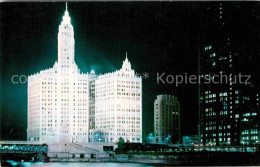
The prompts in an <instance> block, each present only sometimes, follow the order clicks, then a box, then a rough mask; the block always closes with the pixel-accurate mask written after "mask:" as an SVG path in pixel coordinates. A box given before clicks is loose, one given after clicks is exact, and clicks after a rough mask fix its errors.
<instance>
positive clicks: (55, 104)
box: [27, 6, 142, 143]
mask: <svg viewBox="0 0 260 167" xmlns="http://www.w3.org/2000/svg"><path fill="white" fill-rule="evenodd" d="M74 47H75V40H74V30H73V26H72V25H71V20H70V16H69V12H68V10H67V6H66V11H65V13H64V16H63V20H62V22H61V24H60V26H59V33H58V62H55V64H54V66H53V67H52V68H49V69H46V70H42V71H40V73H37V74H34V75H31V76H29V77H28V134H27V139H28V140H30V141H39V142H42V143H55V142H63V143H67V142H74V143H84V142H89V141H90V142H94V141H95V139H94V138H95V135H93V134H98V132H102V133H99V134H100V135H99V136H98V139H99V140H102V141H103V142H115V141H117V140H118V138H119V137H123V138H124V139H125V140H128V141H131V142H141V141H142V83H141V82H142V80H141V78H140V77H137V76H136V75H135V73H134V70H132V69H131V64H130V62H129V61H128V59H127V58H126V60H125V61H124V63H123V66H122V69H121V70H119V71H116V72H114V73H108V74H105V75H100V76H97V75H95V72H94V71H93V70H92V71H91V72H90V74H83V73H81V72H80V70H79V68H78V67H77V65H76V63H75V60H74V52H75V49H74ZM89 134H90V136H88V135H89ZM101 135H102V136H101Z"/></svg>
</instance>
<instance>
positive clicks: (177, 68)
mask: <svg viewBox="0 0 260 167" xmlns="http://www.w3.org/2000/svg"><path fill="white" fill-rule="evenodd" d="M83 4H84V5H83V6H84V7H85V8H86V9H89V10H86V11H87V12H89V13H87V14H86V13H85V8H84V7H81V6H80V5H79V4H76V3H69V9H70V11H71V13H72V15H73V16H72V22H73V25H74V24H75V26H76V27H77V28H75V29H79V30H76V31H75V38H76V41H79V42H78V43H76V48H75V49H76V56H75V58H76V62H77V64H79V67H80V68H81V69H82V71H83V72H90V70H91V69H94V70H96V71H97V72H98V73H104V72H105V71H114V70H115V69H119V67H120V65H121V64H120V61H122V60H123V59H124V56H125V54H124V53H125V52H126V51H127V52H128V57H129V59H131V60H132V61H131V62H132V65H133V66H134V69H136V71H138V72H139V71H140V73H141V74H142V73H144V72H148V73H149V74H150V76H149V78H148V79H147V80H144V81H143V82H144V86H143V87H144V99H146V100H144V101H143V104H144V108H143V110H144V115H145V116H147V117H145V118H144V120H143V122H144V125H143V126H144V128H145V129H143V131H145V132H147V133H148V132H153V129H151V127H153V126H151V125H152V124H153V119H151V118H153V112H152V111H153V100H154V99H155V97H156V95H158V94H163V93H167V94H172V95H174V96H177V97H178V98H179V100H180V103H181V107H182V109H181V111H183V113H182V114H183V115H181V119H182V120H184V121H181V122H182V123H183V122H189V121H191V122H190V124H189V125H186V124H184V126H181V127H182V128H183V129H182V135H191V134H196V133H197V124H198V113H197V111H198V109H196V108H198V106H197V97H196V96H197V90H196V88H197V86H196V85H191V84H190V85H181V86H180V87H177V88H176V87H173V86H172V85H158V84H156V72H160V71H163V72H164V71H166V72H169V73H170V72H171V74H172V73H173V74H183V73H185V72H187V73H194V74H196V73H197V62H196V60H197V50H196V48H197V44H198V43H197V42H196V41H197V35H198V34H196V33H194V32H192V29H193V28H194V27H192V25H193V26H195V25H196V24H195V23H193V24H191V25H189V26H187V25H184V23H183V25H181V26H179V27H178V26H177V27H178V28H175V29H176V30H174V32H180V31H181V30H180V29H181V28H183V27H184V28H186V29H189V31H187V32H181V33H180V34H181V35H179V36H178V35H176V34H174V33H173V32H172V28H173V27H175V26H176V25H172V24H171V25H170V26H168V27H167V26H166V25H164V24H166V23H167V22H169V20H167V19H165V18H167V17H166V16H168V17H170V21H173V22H174V21H175V22H177V23H181V20H177V21H176V20H174V18H175V17H172V18H171V16H170V13H171V10H172V9H171V8H170V7H169V8H166V5H165V6H163V7H165V8H166V9H168V12H169V13H167V12H165V11H164V10H163V9H161V10H160V9H157V13H156V12H155V14H153V13H149V12H148V11H147V12H148V14H147V15H143V16H142V15H141V16H142V17H143V18H147V17H149V16H153V17H154V20H155V21H156V23H157V24H156V25H153V22H149V21H147V22H145V24H142V26H143V27H142V26H141V27H138V24H140V23H141V22H140V21H141V20H140V21H138V20H137V21H136V23H133V20H134V19H136V18H137V17H138V16H133V15H131V17H130V16H129V14H130V13H131V12H133V11H135V10H137V11H138V10H139V11H140V10H142V9H143V8H144V9H146V7H142V6H141V7H137V6H135V4H136V3H132V4H131V3H130V4H127V5H125V4H120V3H119V4H118V6H117V5H115V6H117V7H118V8H119V11H125V12H126V13H125V14H124V15H123V16H120V15H119V16H118V15H117V14H118V13H120V12H118V13H112V16H111V17H110V19H109V17H108V18H107V19H109V21H112V23H113V20H114V18H115V17H116V18H118V20H116V22H117V23H118V25H119V26H121V28H122V29H119V32H117V31H114V30H113V28H109V26H105V25H106V24H108V25H110V26H112V24H111V23H110V24H109V22H108V21H106V20H105V19H103V18H101V17H100V16H99V15H102V16H103V15H104V14H105V13H106V12H107V13H111V12H112V11H111V10H108V9H106V6H105V5H104V6H103V8H102V7H100V8H102V9H106V10H107V11H106V10H105V11H102V10H98V12H97V11H95V10H94V11H93V9H92V8H94V9H95V8H98V7H97V4H95V3H83ZM187 4H191V3H187ZM8 5H9V4H7V6H8ZM23 5H29V6H30V5H31V6H32V7H34V9H32V11H25V13H24V11H23V10H22V7H18V6H16V9H19V8H20V12H21V13H23V15H21V16H22V18H23V19H25V20H26V19H28V18H29V17H31V18H30V20H28V21H27V22H25V24H26V25H20V24H19V22H21V21H24V20H23V19H21V18H20V20H19V19H18V18H17V17H18V16H16V15H14V16H8V13H4V15H3V16H8V17H9V18H11V20H12V19H16V20H15V21H14V22H12V21H9V20H4V22H5V23H6V25H12V24H14V25H18V26H16V28H17V29H18V30H17V31H16V32H14V34H13V35H11V34H9V33H12V30H13V28H11V30H7V29H6V27H5V26H4V25H1V26H3V28H4V29H3V30H4V32H5V31H6V32H7V34H9V35H10V39H8V38H7V36H4V37H3V39H1V40H3V48H2V53H1V61H2V62H4V63H3V65H4V68H3V67H2V68H3V70H2V71H3V72H2V76H1V77H2V78H3V79H2V81H1V87H5V88H6V89H2V90H1V91H2V92H1V99H3V101H4V102H3V104H2V105H1V115H2V116H1V119H2V120H1V124H2V125H4V126H3V129H2V133H3V134H4V135H7V134H10V132H11V134H12V131H15V132H16V133H17V132H19V131H20V130H19V126H21V125H22V126H23V128H22V129H23V131H24V130H25V129H26V127H25V126H26V124H25V122H26V120H25V119H24V118H23V116H25V115H24V114H25V113H26V112H27V109H26V103H25V104H24V102H26V100H24V99H27V98H26V94H25V92H26V89H25V90H24V87H25V86H26V84H25V85H21V84H18V85H10V80H11V76H12V75H27V76H28V75H29V74H30V73H35V72H36V71H40V70H41V69H45V68H49V67H51V64H52V65H53V62H54V61H55V59H56V56H55V54H56V50H57V48H55V47H56V46H57V45H56V41H57V39H56V36H54V35H55V33H56V32H57V27H58V26H56V25H57V24H58V23H59V20H58V19H57V18H61V13H63V12H62V11H63V10H64V3H57V4H54V5H53V3H51V4H49V3H47V4H41V5H39V6H37V5H35V4H33V3H32V4H23ZM23 5H22V6H23ZM99 5H100V4H99ZM109 5H114V4H109ZM150 5H151V6H152V7H153V4H152V3H151V4H150ZM178 5H179V6H178ZM178 5H173V4H171V7H172V8H177V7H180V9H178V11H177V12H176V13H178V12H181V11H182V10H187V14H183V15H182V16H185V17H186V18H192V17H191V14H192V12H191V11H189V10H192V11H198V10H199V9H200V6H199V5H195V7H192V5H186V6H185V7H184V5H182V4H178ZM56 6H58V8H57V9H58V10H57V11H55V10H54V8H56ZM249 6H250V5H249ZM250 7H251V8H253V7H252V6H250ZM7 8H8V7H7ZM37 8H38V9H37ZM50 8H51V10H50V11H49V12H47V11H46V9H50ZM91 9H92V10H91ZM153 9H155V8H153ZM39 10H43V11H46V12H43V14H40V13H38V11H39ZM238 11H239V10H238ZM102 12H105V13H102ZM32 13H33V15H31V14H32ZM96 13H98V14H97V15H96V16H95V17H93V15H95V14H96ZM123 13H124V12H123ZM137 13H138V12H137ZM50 16H51V17H50ZM56 16H57V17H56ZM85 16H89V17H90V16H91V17H93V18H92V20H91V19H89V20H87V21H86V23H84V22H83V20H84V19H82V18H84V17H85ZM177 16H178V15H177ZM8 17H6V18H8ZM120 17H122V18H120ZM132 17H136V18H132ZM194 17H195V18H196V19H197V20H195V21H198V20H199V19H198V15H195V16H194ZM3 18H5V17H3ZM37 18H38V19H39V20H38V19H37ZM44 18H45V19H46V18H50V22H49V23H48V21H46V22H42V21H43V20H45V19H44ZM95 19H96V20H95ZM179 19H180V18H179ZM122 20H123V22H124V23H123V24H122V23H121V24H120V21H122ZM124 20H125V21H124ZM190 21H191V20H188V22H190ZM195 21H194V22H195ZM100 22H103V24H104V25H103V26H105V27H107V30H106V31H105V32H103V33H102V34H100V32H102V31H103V30H104V29H105V28H104V29H103V28H100ZM41 23H42V27H41V26H40V25H36V24H41ZM19 25H20V26H21V27H19ZM49 25H51V26H49ZM79 25H81V26H79ZM82 25H83V26H82ZM151 25H153V26H154V27H149V26H151ZM162 25H164V26H166V28H165V29H166V30H164V29H163V30H162V31H158V32H157V33H158V34H156V35H155V36H153V37H152V39H153V38H154V37H155V39H157V41H155V42H148V44H147V43H146V42H147V41H148V39H149V38H148V36H149V35H151V34H154V33H153V31H152V30H150V31H151V32H150V31H149V29H154V30H159V28H161V27H163V26H162ZM55 26H56V27H55ZM95 26H96V27H95ZM28 27H31V29H30V30H29V29H28V30H27V28H28ZM36 27H37V30H40V31H39V32H38V31H36ZM53 27H54V28H53ZM112 27H113V26H112ZM38 28H39V29H38ZM95 28H96V29H95ZM131 29H134V30H131ZM23 30H25V31H24V33H25V34H24V33H23ZM54 30H56V31H55V32H53V31H54ZM140 30H141V33H140V34H141V36H138V35H140V34H139V33H138V31H140ZM30 31H31V32H32V33H29V32H30ZM93 32H94V33H93ZM109 32H112V33H113V35H115V34H117V35H116V36H113V35H112V34H109ZM127 32H128V33H127ZM129 32H130V33H129ZM131 32H132V34H131ZM145 32H149V33H148V34H149V35H145ZM40 33H42V34H40ZM92 33H93V34H92ZM160 33H161V34H160ZM186 33H188V34H192V37H193V38H192V42H191V41H187V39H189V38H187V36H186V38H185V35H187V34H186ZM81 34H82V35H81ZM129 34H130V35H129ZM169 34H171V35H170V36H171V37H172V38H170V39H169V38H167V37H166V36H168V35H169ZM81 36H82V38H81ZM102 36H103V38H102ZM162 36H164V37H166V41H167V42H164V40H165V39H160V38H162ZM176 36H177V37H176ZM188 36H189V35H188ZM88 37H89V38H88ZM183 37H184V38H183ZM142 38H143V39H142ZM19 39H20V40H19ZM77 39H79V40H77ZM95 39H96V40H95ZM103 40H104V41H105V42H103ZM178 40H180V41H178ZM35 41H38V42H39V44H37V42H35ZM178 42H180V43H181V44H179V43H178ZM40 43H42V45H41V44H40ZM108 43H111V44H110V45H109V44H108ZM177 43H178V45H176V46H177V47H176V48H175V47H174V46H173V45H174V44H177ZM193 43H196V44H193ZM10 44H12V46H14V48H12V47H11V46H10ZM33 44H34V45H33ZM35 44H36V47H35V48H34V47H32V46H35ZM165 44H167V46H165ZM77 45H79V46H77ZM116 45H118V46H117V47H116V48H115V46H116ZM157 45H158V46H157ZM181 45H187V46H190V48H192V49H191V50H192V51H184V48H185V47H182V46H181ZM152 46H157V47H155V48H154V49H153V51H154V53H151V52H152V51H149V49H150V48H151V47H152ZM86 47H87V48H86ZM99 47H100V48H101V49H99ZM253 47H254V46H252V48H253ZM164 49H165V50H166V51H167V52H166V53H165V50H164ZM171 49H173V51H170V50H171ZM147 50H148V51H147ZM182 52H183V53H182ZM20 53H23V54H22V55H23V57H22V56H20V57H17V56H19V54H20ZM39 53H40V55H41V56H34V55H37V54H39ZM31 54H33V55H31ZM77 54H78V55H79V56H77ZM172 54H173V55H176V54H179V55H176V57H175V56H173V57H171V56H172ZM4 55H6V56H9V55H10V57H5V56H4ZM50 55H51V56H50ZM56 55H57V54H56ZM85 55H86V56H85ZM92 55H93V56H92ZM100 55H102V56H100ZM183 56H184V57H183ZM15 57H17V59H15ZM26 58H27V59H26ZM47 58H48V59H47ZM165 58H166V59H167V60H169V61H167V60H166V61H165V60H164V59H165ZM27 60H29V61H27ZM187 60H188V61H187ZM194 62H195V63H194ZM103 64H105V66H104V67H102V65H103ZM24 66H25V67H24ZM43 66H44V67H43ZM35 67H36V68H35ZM26 68H27V69H26ZM36 69H37V70H36ZM10 92H16V93H15V94H16V97H14V96H13V95H12V94H11V93H10ZM146 97H147V98H146ZM16 98H17V99H16ZM10 101H14V102H15V104H17V106H16V105H15V106H8V104H10ZM2 111H3V112H2ZM10 112H11V113H10ZM3 114H7V115H6V118H5V119H4V118H3ZM13 117H14V118H13ZM16 117H17V118H16ZM25 118H26V116H25ZM194 118H195V119H194ZM12 119H14V120H15V122H19V124H18V126H17V125H14V121H12ZM8 120H9V121H10V122H8V123H7V124H5V122H6V121H8ZM4 128H5V129H4ZM11 128H13V129H14V130H11ZM24 135H26V132H21V134H20V135H18V136H9V137H7V139H11V138H12V137H13V138H15V139H23V138H24ZM2 136H3V135H2ZM2 136H1V137H2ZM4 137H6V136H4ZM3 139H4V138H3Z"/></svg>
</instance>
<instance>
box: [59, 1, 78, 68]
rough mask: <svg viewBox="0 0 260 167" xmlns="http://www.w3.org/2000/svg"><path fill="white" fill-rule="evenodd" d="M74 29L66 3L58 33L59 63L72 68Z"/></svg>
mask: <svg viewBox="0 0 260 167" xmlns="http://www.w3.org/2000/svg"><path fill="white" fill-rule="evenodd" d="M74 48H75V40H74V30H73V26H72V25H71V22H70V16H69V12H68V8H67V3H66V11H65V13H64V16H63V18H62V22H61V24H60V26H59V33H58V63H59V65H60V67H61V68H71V67H72V66H73V65H74V64H75V62H74V52H75V51H74Z"/></svg>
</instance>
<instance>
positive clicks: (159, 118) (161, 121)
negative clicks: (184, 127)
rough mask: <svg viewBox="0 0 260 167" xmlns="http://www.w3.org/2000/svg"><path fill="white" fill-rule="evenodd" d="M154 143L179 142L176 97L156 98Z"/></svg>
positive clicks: (178, 117)
mask: <svg viewBox="0 0 260 167" xmlns="http://www.w3.org/2000/svg"><path fill="white" fill-rule="evenodd" d="M154 142H155V143H159V144H166V143H179V142H180V103H179V101H178V99H177V97H174V96H171V95H158V96H157V99H156V100H155V102H154Z"/></svg>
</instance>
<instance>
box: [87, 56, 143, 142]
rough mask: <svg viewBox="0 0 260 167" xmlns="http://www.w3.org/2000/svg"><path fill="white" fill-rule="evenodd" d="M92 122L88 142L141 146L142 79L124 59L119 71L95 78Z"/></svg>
mask: <svg viewBox="0 0 260 167" xmlns="http://www.w3.org/2000/svg"><path fill="white" fill-rule="evenodd" d="M94 120H95V121H94V122H95V123H94V124H95V126H93V128H92V129H91V130H90V134H89V135H90V138H89V141H90V142H99V141H102V142H116V141H118V139H119V138H120V137H122V138H123V139H124V141H129V142H142V78H141V77H138V76H136V75H135V72H134V70H132V69H131V64H130V62H129V61H128V59H127V57H126V59H125V61H124V62H123V66H122V68H121V69H120V70H118V71H115V72H112V73H108V74H104V75H100V76H98V77H97V78H96V81H95V119H94Z"/></svg>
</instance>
